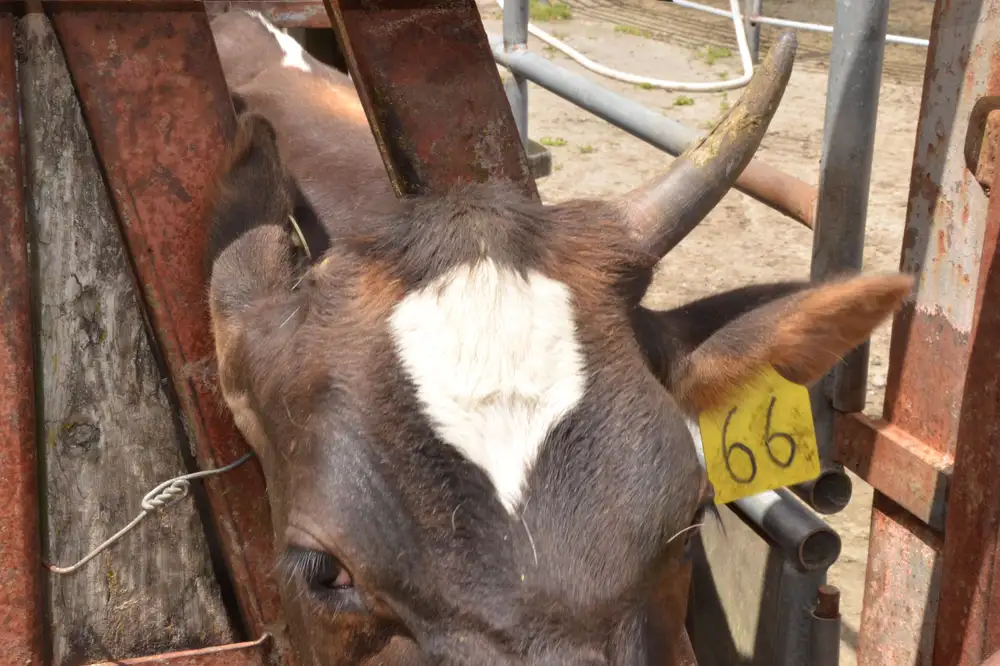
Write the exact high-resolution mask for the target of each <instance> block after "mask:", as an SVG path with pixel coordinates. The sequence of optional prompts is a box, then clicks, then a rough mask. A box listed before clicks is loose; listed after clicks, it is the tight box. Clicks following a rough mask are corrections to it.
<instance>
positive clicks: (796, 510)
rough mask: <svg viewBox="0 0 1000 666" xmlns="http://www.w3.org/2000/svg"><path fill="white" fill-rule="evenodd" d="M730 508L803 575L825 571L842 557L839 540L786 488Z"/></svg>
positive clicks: (743, 501) (742, 501)
mask: <svg viewBox="0 0 1000 666" xmlns="http://www.w3.org/2000/svg"><path fill="white" fill-rule="evenodd" d="M731 506H733V507H734V508H735V509H736V510H737V514H738V515H739V516H740V517H741V518H742V519H743V521H744V522H746V523H747V524H749V525H750V526H751V527H754V528H755V529H757V531H758V532H761V533H763V534H765V535H767V537H768V538H769V539H770V540H771V541H772V542H773V543H774V545H775V546H777V547H778V548H779V549H780V550H781V551H782V552H783V553H784V555H785V559H787V560H788V561H789V562H791V563H792V564H793V565H794V566H795V567H796V568H797V569H799V570H800V571H822V570H825V569H827V568H828V567H829V566H830V565H831V564H833V563H834V562H835V561H836V560H837V558H838V557H839V556H840V548H841V543H840V536H839V535H838V534H837V533H836V532H835V531H834V530H833V529H832V528H831V527H830V526H829V525H827V524H826V522H825V521H823V519H822V518H820V517H818V516H816V515H815V514H814V513H812V512H811V511H809V509H807V508H806V507H805V506H804V505H803V504H802V503H801V502H799V501H798V500H797V499H795V497H794V496H793V495H792V494H791V493H790V492H788V491H787V490H785V489H784V488H778V489H777V490H773V491H772V490H769V491H767V492H763V493H759V494H757V495H751V496H750V497H743V498H741V499H738V500H736V501H734V502H733V503H732V505H731Z"/></svg>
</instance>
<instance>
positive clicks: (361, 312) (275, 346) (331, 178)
mask: <svg viewBox="0 0 1000 666" xmlns="http://www.w3.org/2000/svg"><path fill="white" fill-rule="evenodd" d="M243 17H244V18H243V19H241V20H246V21H249V20H257V19H256V18H253V17H247V16H246V15H243ZM229 20H231V21H232V20H233V19H232V17H230V19H229ZM246 25H249V24H246ZM244 27H246V26H244ZM260 34H261V35H265V34H266V32H261V33H260ZM217 36H218V32H217ZM268 39H276V38H273V37H271V38H268ZM220 43H221V41H220ZM793 51H794V39H793V38H792V37H791V36H784V37H782V38H781V39H779V40H778V42H777V44H776V45H775V47H774V48H773V49H772V51H771V53H770V54H769V55H768V57H767V59H766V60H765V61H764V62H763V64H762V65H761V66H760V68H759V70H758V72H757V74H756V76H755V78H754V80H753V82H752V83H751V84H750V86H749V88H748V89H747V90H746V91H745V92H744V93H743V96H742V98H741V100H740V102H739V103H738V104H737V105H736V106H735V107H734V108H733V110H732V111H731V112H730V114H729V116H728V117H727V119H726V120H725V121H724V122H723V123H722V124H721V125H720V126H719V127H718V128H716V130H715V131H713V132H712V133H711V134H710V135H709V136H708V137H707V138H706V139H705V140H703V141H701V142H700V143H699V144H698V145H697V146H696V147H694V148H693V149H692V150H690V151H689V152H688V153H686V154H685V155H684V156H682V157H680V158H678V159H676V160H674V162H673V163H672V164H671V165H670V168H669V169H668V170H667V172H666V173H665V174H664V175H663V176H661V177H658V178H656V179H654V180H653V181H652V182H650V183H649V184H647V185H645V186H643V187H641V188H639V189H638V190H636V191H634V192H631V193H630V194H628V195H626V196H624V197H622V198H620V199H618V200H614V201H571V202H568V203H563V204H559V205H553V206H545V205H541V204H539V203H536V202H533V201H528V200H525V199H524V198H523V196H522V195H520V194H518V193H517V190H516V188H513V187H510V186H508V185H505V184H503V183H485V184H466V185H463V186H460V187H456V188H455V190H454V191H453V192H451V193H449V194H447V195H444V196H440V197H421V198H413V199H405V200H395V199H394V198H393V197H392V195H391V192H390V190H389V188H388V186H387V180H386V176H385V172H384V170H382V171H381V172H380V173H376V172H375V171H372V170H371V168H370V167H371V165H372V164H377V165H379V157H378V153H377V151H376V149H375V145H374V143H373V142H372V140H371V134H370V130H369V129H368V127H367V125H366V124H365V122H364V118H363V116H359V118H354V117H353V116H352V115H351V114H354V113H356V111H357V109H358V108H360V107H358V106H356V105H357V100H356V97H352V95H353V88H352V87H351V86H350V83H349V82H348V81H346V79H343V80H339V81H338V80H337V79H336V76H337V75H336V74H335V73H331V72H329V71H326V72H324V73H323V75H322V77H320V76H319V75H318V74H316V73H315V72H311V71H308V69H304V68H302V67H300V66H297V64H298V63H297V62H295V63H292V65H291V66H290V65H289V64H287V63H285V64H283V63H284V61H285V60H286V57H285V56H280V57H279V56H275V58H274V63H273V65H272V66H271V67H270V68H269V69H268V68H267V67H261V68H260V71H257V72H256V73H253V74H252V76H249V78H247V79H245V80H244V79H241V81H240V83H239V85H237V84H235V83H234V82H235V78H234V74H233V72H236V71H237V69H238V67H237V65H238V64H239V63H240V56H239V55H238V53H235V52H233V51H227V50H226V49H225V48H223V47H221V46H220V54H221V55H222V58H223V64H224V66H225V67H226V69H227V73H228V74H230V82H231V83H230V85H231V86H232V88H233V92H234V94H235V95H237V96H238V97H239V99H240V100H241V104H242V106H245V107H246V109H247V110H246V111H245V112H244V113H243V114H242V115H241V116H240V118H239V122H238V129H237V132H236V136H235V139H234V140H233V142H232V147H231V151H230V154H229V156H228V158H227V160H226V162H225V165H224V167H223V169H222V172H221V176H220V178H219V183H218V191H217V193H216V196H215V197H214V199H213V207H212V215H211V225H212V236H211V238H212V240H211V243H210V256H209V259H210V262H211V286H210V302H211V314H212V323H213V327H214V333H215V338H216V349H217V356H218V363H219V373H220V381H221V386H222V391H223V394H224V396H225V399H226V402H227V404H228V405H229V407H230V409H231V410H232V413H233V416H234V418H235V420H236V423H237V425H238V426H239V428H240V430H241V431H242V433H243V434H244V435H245V437H246V439H247V441H248V442H249V443H250V445H251V446H252V447H253V449H254V450H255V451H256V452H257V454H258V455H259V458H260V459H261V462H262V464H263V467H264V470H265V474H266V477H267V482H268V489H269V495H270V499H271V502H272V508H273V513H274V520H275V530H276V537H277V541H278V545H279V548H280V551H281V553H282V554H281V556H280V560H281V562H280V566H279V569H280V570H279V575H281V576H282V577H283V581H284V584H285V586H286V594H292V595H295V596H296V597H298V598H299V599H300V601H301V603H302V604H303V605H304V607H305V608H307V609H308V611H307V612H308V614H309V617H308V618H307V619H305V620H304V622H305V624H307V625H308V629H307V631H308V636H309V641H308V642H309V643H310V644H311V646H312V648H311V649H314V650H316V654H315V655H314V657H315V658H316V660H317V661H327V662H328V663H331V664H332V663H338V664H340V663H345V664H347V663H351V664H353V663H371V664H387V665H395V664H549V665H556V664H577V665H578V664H622V665H624V664H647V663H662V659H663V655H662V654H659V653H658V651H659V650H661V649H662V641H656V640H654V638H651V634H655V632H656V627H655V624H656V620H654V618H655V616H656V614H655V613H654V612H653V610H652V609H651V605H652V604H653V600H654V599H656V598H658V595H657V591H658V590H661V589H662V588H663V586H665V585H669V582H670V580H669V578H670V572H671V566H672V565H673V564H674V563H676V560H677V559H678V557H679V555H680V553H681V552H682V549H683V546H684V542H685V540H686V535H684V536H681V537H680V538H678V535H679V534H681V533H683V532H684V531H685V529H686V528H688V527H689V526H690V525H691V523H692V520H693V518H694V516H695V514H696V511H697V510H698V507H699V502H700V499H701V497H702V492H703V489H704V487H705V479H704V474H703V471H702V470H701V468H700V467H699V463H698V460H697V457H696V453H695V449H694V445H693V440H692V435H691V432H690V430H689V426H688V424H689V423H691V422H692V421H693V420H694V419H695V417H696V415H697V413H698V411H699V410H703V409H707V408H711V407H713V406H715V405H717V404H719V401H721V400H724V399H726V398H727V397H728V396H730V395H731V394H732V393H733V392H734V391H736V390H738V389H740V388H741V387H742V386H743V385H744V384H745V383H746V382H747V381H748V380H750V379H752V378H753V376H754V375H755V374H757V373H758V372H760V371H761V370H762V369H763V368H765V367H766V366H767V365H771V366H773V367H775V368H776V369H777V370H778V371H779V372H781V373H782V374H783V375H785V376H786V377H788V378H789V379H792V380H794V381H797V382H801V383H808V382H811V381H814V380H816V379H818V378H819V377H821V376H822V375H823V374H824V373H825V372H826V371H827V370H828V369H829V368H831V367H832V365H833V364H834V363H835V362H836V360H837V359H838V358H840V357H841V356H842V355H843V354H844V353H845V352H847V351H849V350H850V349H852V348H853V347H855V346H856V345H857V344H858V343H860V342H862V341H863V340H865V339H866V338H867V337H868V336H869V335H870V333H871V331H872V329H873V328H874V327H875V326H876V325H877V324H878V323H880V322H881V321H882V320H883V319H884V318H886V317H887V316H888V315H889V314H890V313H891V312H893V311H894V309H895V308H896V307H897V306H898V305H899V303H900V302H901V300H902V299H903V298H904V296H905V295H906V294H907V292H908V290H909V288H910V284H911V281H910V279H909V278H907V277H903V276H898V275H893V276H877V277H856V278H853V279H846V280H842V281H838V282H836V283H832V284H827V285H810V284H807V283H785V284H772V285H763V286H754V287H748V288H744V289H740V290H736V291H731V292H727V293H724V294H720V295H718V296H715V297H712V298H708V299H704V300H701V301H697V302H694V303H691V304H688V305H686V306H684V307H681V308H678V309H676V310H671V311H666V312H653V311H650V310H647V309H646V308H644V307H642V306H641V305H640V301H641V300H642V298H643V295H644V293H645V290H646V288H647V286H648V285H649V283H650V280H651V276H652V272H653V269H654V267H655V265H656V263H657V262H658V261H659V260H660V258H662V257H663V256H664V255H665V254H666V253H667V252H668V251H669V250H670V248H672V247H673V246H675V245H676V244H677V243H678V242H679V241H680V240H681V239H682V238H683V237H684V235H685V234H687V233H688V232H689V231H690V230H691V229H692V228H693V227H694V226H695V225H696V224H697V222H698V221H699V220H700V219H701V218H702V217H704V216H705V214H706V213H707V212H708V211H709V210H710V209H711V208H712V207H713V206H714V205H715V204H716V203H717V202H718V201H719V199H720V198H721V197H722V196H723V195H724V193H725V192H726V191H727V190H728V188H729V187H730V186H731V185H732V183H733V181H734V180H735V178H736V177H737V175H738V174H739V173H740V171H741V170H742V168H743V167H744V166H745V165H746V164H747V163H748V161H749V160H750V158H751V156H752V154H753V153H754V151H755V150H756V147H757V145H758V144H759V142H760V139H761V137H762V136H763V134H764V131H765V129H766V127H767V124H768V122H769V120H770V118H771V116H772V115H773V113H774V111H775V109H776V107H777V104H778V100H779V98H780V96H781V93H782V91H783V89H784V86H785V84H786V82H787V79H788V76H789V73H790V68H791V63H792V54H793ZM256 52H257V53H261V52H263V50H262V49H257V51H256ZM279 55H280V54H279ZM310 66H311V67H313V68H315V67H322V65H318V63H315V64H311V65H310ZM240 71H244V70H240ZM345 100H346V101H345ZM352 118H353V119H352ZM359 193H364V196H361V195H359ZM373 193H374V194H373ZM290 218H294V219H296V220H298V222H299V226H303V225H306V226H308V225H312V224H314V223H315V222H318V225H316V226H319V227H320V228H322V229H323V230H324V234H325V235H324V237H325V239H326V240H325V241H324V243H323V247H322V253H320V252H319V251H317V249H316V248H315V247H314V248H312V250H311V251H310V252H309V253H305V252H303V249H302V247H301V245H302V243H298V244H296V243H294V242H292V240H291V238H292V234H291V233H290V231H291V230H292V226H291V225H290V223H289V219H290ZM314 218H315V219H314ZM306 245H308V243H306ZM317 655H318V656H317Z"/></svg>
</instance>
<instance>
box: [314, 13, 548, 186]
mask: <svg viewBox="0 0 1000 666" xmlns="http://www.w3.org/2000/svg"><path fill="white" fill-rule="evenodd" d="M324 2H325V4H326V7H327V11H328V12H329V14H330V17H331V19H332V21H333V28H334V30H335V31H336V32H337V37H338V40H339V43H340V45H341V47H342V50H343V52H344V57H345V58H346V60H347V64H348V68H349V70H350V72H351V77H352V79H353V80H354V84H355V86H357V88H358V93H359V95H360V97H361V103H362V105H363V106H364V109H365V113H366V115H367V116H368V122H369V124H370V125H371V127H372V132H373V133H374V135H375V140H376V142H377V143H378V146H379V150H380V151H381V152H382V158H383V160H384V162H385V165H386V169H387V170H388V171H389V176H390V178H391V180H392V183H393V187H394V188H395V189H396V192H397V194H425V193H432V192H435V193H443V192H445V191H447V190H448V189H450V188H451V187H453V186H454V185H456V184H457V183H462V182H485V181H486V180H506V181H508V182H511V183H514V184H516V185H517V186H518V187H520V188H521V189H522V190H523V191H524V192H525V193H526V194H528V195H529V196H532V197H534V198H536V199H537V198H538V190H537V188H536V187H535V181H534V179H533V178H532V177H531V172H530V169H529V168H528V161H527V156H526V155H525V152H524V147H523V146H522V145H521V141H520V139H519V138H518V133H517V126H516V125H515V123H514V116H513V113H512V111H511V109H510V103H509V102H508V101H507V96H506V94H505V93H504V91H503V84H502V83H501V82H500V74H499V73H498V72H497V68H496V64H495V63H494V61H493V51H492V50H491V49H490V45H489V39H488V37H487V35H486V30H485V29H484V28H483V24H482V19H481V17H480V15H479V10H478V8H477V7H476V3H475V0H405V1H403V2H399V1H398V0H324ZM399 53H405V54H406V57H405V58H400V57H399V56H398V55H396V54H399ZM473 110H474V111H475V112H474V113H473V112H472V111H473ZM444 119H447V121H445V120H444Z"/></svg>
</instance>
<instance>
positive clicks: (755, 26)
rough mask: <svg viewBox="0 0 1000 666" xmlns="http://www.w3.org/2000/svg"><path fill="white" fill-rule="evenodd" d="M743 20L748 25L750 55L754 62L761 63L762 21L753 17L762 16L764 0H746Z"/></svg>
mask: <svg viewBox="0 0 1000 666" xmlns="http://www.w3.org/2000/svg"><path fill="white" fill-rule="evenodd" d="M743 7H744V9H743V22H744V24H745V25H746V31H747V45H748V46H749V47H750V57H752V58H753V64H755V65H756V64H758V63H760V23H757V22H756V21H753V20H751V17H757V16H760V15H761V14H762V13H763V11H764V0H744V3H743Z"/></svg>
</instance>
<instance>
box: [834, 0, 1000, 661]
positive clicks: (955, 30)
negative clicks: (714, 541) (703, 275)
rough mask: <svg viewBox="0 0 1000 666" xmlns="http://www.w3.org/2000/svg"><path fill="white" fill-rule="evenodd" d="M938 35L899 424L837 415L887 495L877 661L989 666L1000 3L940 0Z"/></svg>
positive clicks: (999, 318)
mask: <svg viewBox="0 0 1000 666" xmlns="http://www.w3.org/2000/svg"><path fill="white" fill-rule="evenodd" d="M931 34H932V36H931V44H930V49H929V52H928V60H927V76H926V78H925V81H924V91H923V100H922V105H921V119H920V124H919V127H918V132H917V142H916V153H915V156H914V165H913V172H912V178H911V186H910V205H909V210H908V212H907V223H906V233H905V235H904V242H903V251H902V256H901V267H902V269H903V270H905V271H907V272H910V273H917V274H919V278H920V279H919V289H918V293H917V296H916V298H915V300H914V302H912V303H910V304H908V306H907V307H906V308H904V310H903V311H902V312H901V313H900V315H899V316H898V317H897V318H896V322H895V326H894V328H893V340H892V348H891V353H890V374H889V378H888V385H887V391H886V404H885V417H884V420H883V421H871V420H869V419H866V418H865V417H863V416H862V415H859V414H850V415H841V416H840V417H839V420H838V423H837V433H836V434H837V438H836V439H837V445H838V458H839V459H840V460H842V461H843V462H844V463H845V464H847V466H848V467H850V468H852V469H854V470H855V471H856V472H858V473H859V474H860V475H861V476H862V477H863V478H866V479H867V480H868V481H869V482H871V483H872V485H874V486H875V488H876V491H877V492H876V495H875V503H874V508H873V512H872V513H873V515H872V534H871V539H870V544H869V559H868V575H867V580H866V591H865V604H864V615H863V618H862V625H861V628H860V632H859V645H858V650H859V654H858V663H859V664H860V665H861V666H896V665H897V664H921V665H923V664H933V666H974V665H975V666H978V664H980V663H981V662H982V660H983V659H984V658H985V657H986V656H987V655H989V654H990V652H991V651H992V650H994V649H996V648H997V647H1000V576H998V574H1000V561H998V560H1000V552H998V550H997V535H998V529H1000V484H998V483H997V479H998V478H1000V435H998V432H997V427H998V422H997V419H998V417H1000V406H998V402H1000V364H998V356H997V351H996V350H997V349H998V348H1000V293H997V291H998V289H1000V266H998V267H994V266H993V256H994V254H995V249H996V248H995V244H996V237H997V234H998V232H1000V198H998V196H996V192H997V188H996V186H994V187H993V188H992V191H993V193H994V196H993V197H992V199H991V200H989V201H987V195H986V193H984V191H983V188H982V186H981V185H980V183H979V182H977V176H978V177H979V178H983V177H984V176H983V173H982V172H983V171H984V170H983V169H977V170H976V171H972V170H970V169H969V168H968V166H969V157H968V155H966V154H965V153H966V152H967V145H970V141H969V140H968V137H967V136H965V135H964V132H963V131H964V128H965V126H966V124H968V123H969V122H970V121H972V122H973V125H974V127H973V129H972V131H973V132H976V131H979V132H982V131H983V127H985V126H986V123H982V122H980V121H981V118H980V119H979V120H977V117H976V114H975V113H973V112H974V110H975V109H976V107H977V105H978V104H980V102H982V100H984V99H986V98H990V97H995V96H997V95H998V94H1000V72H998V70H1000V0H985V1H980V0H938V1H937V3H936V7H935V15H934V24H933V26H932V33H931ZM971 138H972V139H975V137H971ZM993 139H995V137H991V136H989V135H987V138H986V139H985V140H987V141H989V140H993ZM971 143H973V144H974V143H975V141H974V140H973V141H972V142H971ZM986 153H987V154H995V150H993V151H989V150H988V151H986ZM977 157H978V155H977ZM977 172H980V173H977ZM987 205H989V209H988V210H987ZM977 278H978V280H977ZM945 509H947V512H946V511H945ZM942 529H943V535H942V534H941V530H942Z"/></svg>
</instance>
